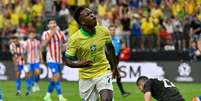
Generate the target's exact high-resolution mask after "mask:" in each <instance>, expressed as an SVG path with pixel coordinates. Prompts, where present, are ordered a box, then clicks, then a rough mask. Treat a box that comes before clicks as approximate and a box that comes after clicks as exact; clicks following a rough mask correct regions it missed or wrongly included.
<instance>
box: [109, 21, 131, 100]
mask: <svg viewBox="0 0 201 101" xmlns="http://www.w3.org/2000/svg"><path fill="white" fill-rule="evenodd" d="M115 28H116V26H115V25H110V26H109V31H110V34H111V35H112V44H113V46H114V49H115V56H116V59H117V64H118V63H119V54H120V52H121V49H122V46H121V44H122V41H121V40H120V38H119V37H117V36H115ZM116 79H117V85H118V87H119V90H120V92H121V95H122V96H125V97H126V96H128V95H129V94H130V93H129V92H125V90H124V88H123V85H122V83H121V77H120V75H119V76H118V77H117V78H116Z"/></svg>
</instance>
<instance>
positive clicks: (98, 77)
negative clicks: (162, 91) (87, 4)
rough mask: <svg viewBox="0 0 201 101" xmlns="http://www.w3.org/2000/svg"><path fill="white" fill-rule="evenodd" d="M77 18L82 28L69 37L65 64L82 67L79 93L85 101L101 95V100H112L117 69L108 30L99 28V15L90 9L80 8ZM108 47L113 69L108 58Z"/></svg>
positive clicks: (77, 11) (93, 99) (92, 100)
mask: <svg viewBox="0 0 201 101" xmlns="http://www.w3.org/2000/svg"><path fill="white" fill-rule="evenodd" d="M74 19H75V20H76V21H77V23H78V24H79V25H80V27H81V28H80V29H79V30H78V31H77V32H76V33H75V34H73V35H72V36H71V37H70V38H69V41H68V44H67V50H66V52H65V56H66V57H65V64H66V65H68V66H70V67H72V68H80V69H79V76H80V80H79V91H80V96H81V98H82V100H83V101H97V100H98V98H99V95H100V99H101V101H112V99H113V86H112V76H113V77H116V76H117V74H118V73H117V72H118V70H117V68H116V67H117V60H116V57H115V52H114V47H113V45H112V40H111V36H110V34H109V31H108V29H107V28H105V27H103V26H96V25H97V21H96V16H95V14H94V13H93V12H92V10H90V9H88V8H84V7H80V8H78V9H77V10H76V12H75V13H74ZM105 47H106V48H107V50H108V54H109V55H108V59H110V61H111V66H112V67H110V64H109V62H108V60H107V58H106V55H105ZM75 60H77V61H75ZM111 68H112V71H113V75H111Z"/></svg>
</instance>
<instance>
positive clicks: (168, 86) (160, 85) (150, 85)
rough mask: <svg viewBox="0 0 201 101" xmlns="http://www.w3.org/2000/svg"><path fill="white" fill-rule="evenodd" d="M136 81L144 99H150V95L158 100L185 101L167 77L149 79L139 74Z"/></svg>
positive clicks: (146, 100) (145, 100)
mask: <svg viewBox="0 0 201 101" xmlns="http://www.w3.org/2000/svg"><path fill="white" fill-rule="evenodd" d="M136 83H137V86H138V88H139V90H140V91H142V92H143V93H144V101H151V96H152V97H153V98H155V99H156V100H158V101H185V100H184V98H183V97H182V95H181V94H180V93H179V91H178V90H177V88H176V87H175V85H174V84H173V83H172V82H170V81H169V80H167V79H163V80H158V79H149V78H148V77H146V76H141V77H139V78H138V80H137V82H136Z"/></svg>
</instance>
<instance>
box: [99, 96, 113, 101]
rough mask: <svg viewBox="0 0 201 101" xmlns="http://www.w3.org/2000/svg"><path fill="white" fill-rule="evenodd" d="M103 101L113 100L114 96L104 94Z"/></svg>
mask: <svg viewBox="0 0 201 101" xmlns="http://www.w3.org/2000/svg"><path fill="white" fill-rule="evenodd" d="M101 101H112V97H111V96H104V97H102V98H101Z"/></svg>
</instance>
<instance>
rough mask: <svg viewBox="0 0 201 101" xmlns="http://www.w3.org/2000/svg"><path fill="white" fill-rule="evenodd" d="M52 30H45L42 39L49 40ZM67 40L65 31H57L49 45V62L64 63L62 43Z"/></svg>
mask: <svg viewBox="0 0 201 101" xmlns="http://www.w3.org/2000/svg"><path fill="white" fill-rule="evenodd" d="M50 33H51V31H50V30H48V31H45V32H43V35H42V40H47V39H48V38H49V37H50ZM65 41H66V37H65V35H64V33H63V32H61V31H57V32H56V33H55V34H54V35H53V36H52V38H51V39H50V42H49V43H48V46H47V57H46V58H47V62H50V63H62V51H61V48H62V45H63V43H64V42H65Z"/></svg>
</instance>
